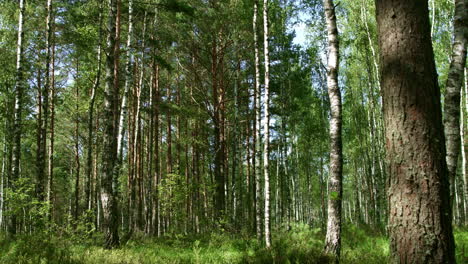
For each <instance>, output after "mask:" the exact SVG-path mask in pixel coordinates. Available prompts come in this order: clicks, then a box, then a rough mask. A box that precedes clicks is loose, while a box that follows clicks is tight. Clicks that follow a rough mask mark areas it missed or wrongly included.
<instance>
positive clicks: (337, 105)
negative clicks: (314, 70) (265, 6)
mask: <svg viewBox="0 0 468 264" xmlns="http://www.w3.org/2000/svg"><path fill="white" fill-rule="evenodd" d="M323 3H324V9H325V19H326V23H327V33H328V69H327V86H328V96H329V98H330V108H331V118H330V176H329V183H328V221H327V235H326V238H325V252H326V253H328V254H332V255H333V256H334V258H335V262H338V261H339V258H340V248H341V204H342V197H343V187H342V178H343V175H342V174H343V154H342V153H343V150H342V140H341V126H342V125H341V122H342V121H341V120H342V117H341V92H340V88H339V87H338V68H339V54H340V53H339V41H338V27H337V26H336V14H335V6H334V4H333V0H324V2H323Z"/></svg>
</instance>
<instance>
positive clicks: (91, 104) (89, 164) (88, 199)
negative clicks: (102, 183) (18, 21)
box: [85, 12, 102, 210]
mask: <svg viewBox="0 0 468 264" xmlns="http://www.w3.org/2000/svg"><path fill="white" fill-rule="evenodd" d="M101 24H102V14H101V12H100V13H99V40H98V41H99V43H98V50H97V69H96V79H95V80H94V84H93V87H92V88H91V98H90V100H89V110H88V152H87V158H86V187H85V188H86V189H85V195H86V197H85V206H86V208H87V209H88V210H91V208H92V207H91V204H92V203H91V201H92V199H91V172H92V170H93V159H92V157H93V146H94V135H93V122H94V105H95V102H96V91H97V89H98V87H99V85H100V82H101V60H102V56H101V47H102V46H101V38H102V29H101V26H102V25H101Z"/></svg>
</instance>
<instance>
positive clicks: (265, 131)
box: [263, 0, 271, 248]
mask: <svg viewBox="0 0 468 264" xmlns="http://www.w3.org/2000/svg"><path fill="white" fill-rule="evenodd" d="M268 37H269V36H268V0H264V1H263V52H264V56H265V95H264V101H263V104H264V105H263V109H264V118H265V123H264V127H263V134H264V142H263V174H264V177H265V208H264V210H265V219H264V228H265V245H266V247H267V248H270V247H271V232H270V173H269V169H270V168H269V162H268V161H269V153H270V152H269V148H270V112H269V103H270V56H269V50H268V49H269V47H268Z"/></svg>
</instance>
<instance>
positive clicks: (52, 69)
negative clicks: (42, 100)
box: [47, 19, 55, 220]
mask: <svg viewBox="0 0 468 264" xmlns="http://www.w3.org/2000/svg"><path fill="white" fill-rule="evenodd" d="M52 20H53V19H52ZM51 27H52V25H51ZM52 32H54V31H53V30H52ZM51 36H52V37H53V38H52V39H51V41H52V43H51V45H52V47H51V49H52V51H51V52H52V53H51V58H50V65H49V67H48V68H49V71H50V84H49V85H50V87H49V92H50V95H49V98H50V105H49V107H50V128H49V129H50V133H49V151H48V157H47V159H48V167H47V202H48V203H49V206H50V210H49V219H50V220H53V215H52V213H53V208H54V206H53V201H52V188H53V178H54V143H55V35H54V34H53V33H52V34H51Z"/></svg>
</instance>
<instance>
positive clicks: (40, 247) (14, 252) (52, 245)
mask: <svg viewBox="0 0 468 264" xmlns="http://www.w3.org/2000/svg"><path fill="white" fill-rule="evenodd" d="M70 246H71V244H70V243H69V242H68V241H67V240H66V239H63V238H61V237H55V236H52V234H50V233H47V232H37V233H35V234H34V235H21V236H18V237H17V238H16V239H15V240H9V239H7V238H0V250H1V254H0V263H4V264H10V263H11V264H23V263H24V264H42V263H50V264H62V263H63V264H73V263H79V262H76V261H74V260H72V252H71V251H70Z"/></svg>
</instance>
